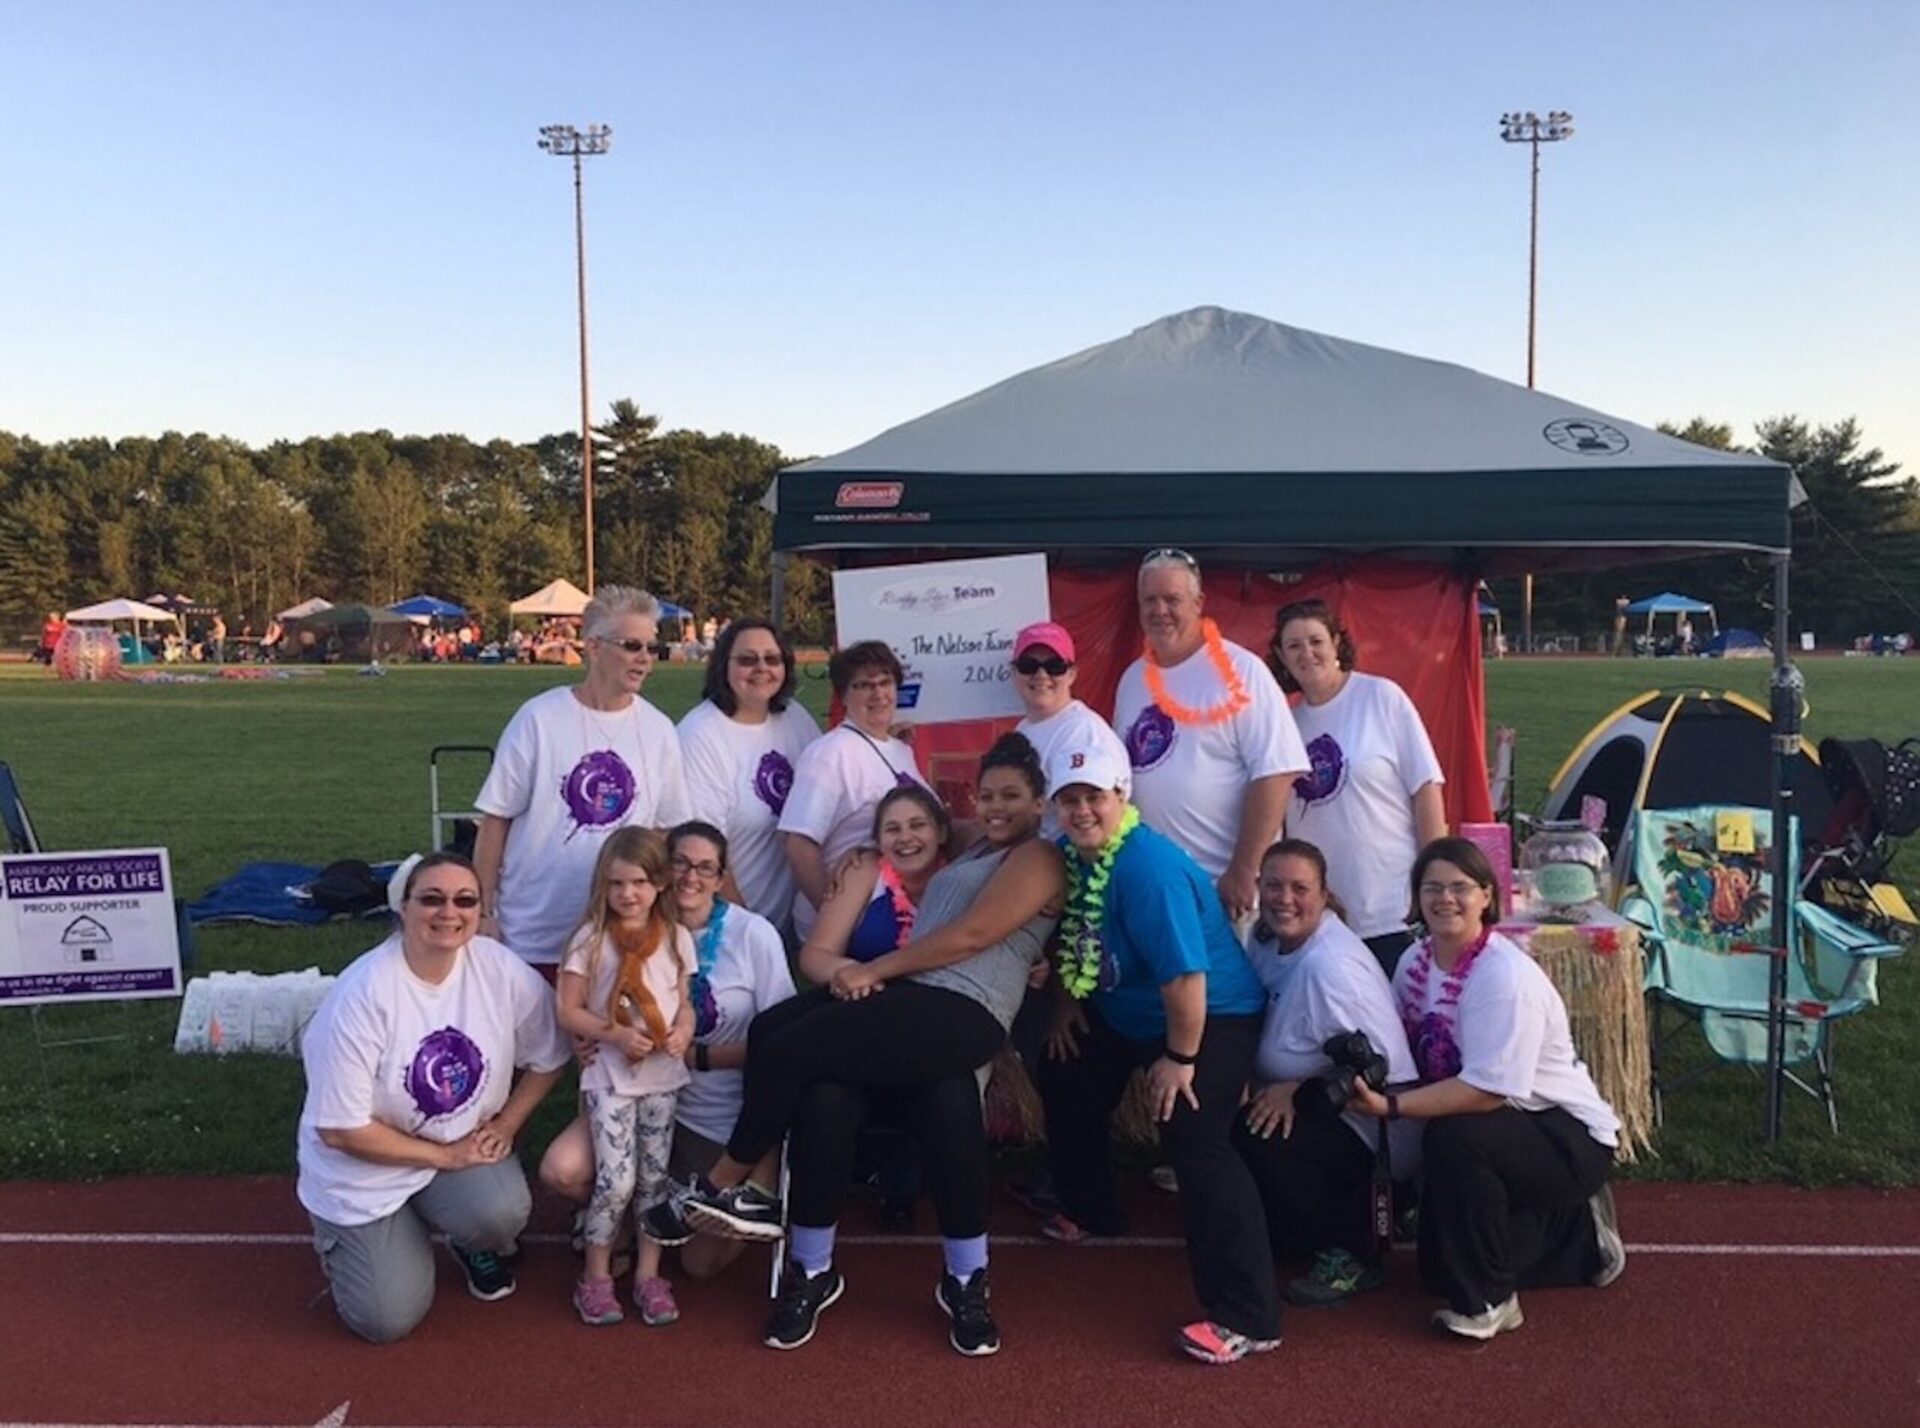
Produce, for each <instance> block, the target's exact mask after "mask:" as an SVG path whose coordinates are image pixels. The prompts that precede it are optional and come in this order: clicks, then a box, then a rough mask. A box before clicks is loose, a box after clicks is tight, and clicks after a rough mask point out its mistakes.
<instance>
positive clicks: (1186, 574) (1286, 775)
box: [1113, 549, 1308, 921]
mask: <svg viewBox="0 0 1920 1428" xmlns="http://www.w3.org/2000/svg"><path fill="white" fill-rule="evenodd" d="M1138 592H1139V598H1140V628H1141V631H1142V633H1143V634H1144V635H1145V636H1146V648H1145V650H1143V651H1142V653H1141V656H1140V658H1139V659H1137V660H1135V661H1134V662H1133V663H1132V664H1131V665H1130V666H1128V668H1127V672H1126V673H1125V674H1124V675H1122V676H1121V678H1120V688H1119V690H1118V691H1117V692H1116V693H1115V695H1114V705H1113V727H1114V728H1115V729H1116V730H1117V731H1118V732H1119V734H1120V737H1121V740H1122V741H1123V742H1124V743H1125V744H1126V746H1127V757H1128V760H1129V762H1131V763H1132V765H1133V801H1134V803H1135V804H1136V805H1137V806H1138V807H1139V809H1140V814H1141V817H1142V818H1144V819H1145V820H1146V821H1147V823H1148V824H1149V825H1151V826H1152V827H1154V828H1156V829H1158V830H1159V831H1160V832H1162V833H1164V834H1166V835H1167V836H1168V837H1169V838H1171V839H1173V841H1174V842H1176V843H1178V844H1179V845H1180V846H1181V847H1182V848H1184V849H1186V850H1187V852H1188V853H1190V854H1192V855H1193V858H1194V860H1195V861H1196V862H1198V863H1199V864H1200V866H1201V867H1203V868H1205V869H1206V870H1207V873H1208V874H1209V875H1210V876H1211V877H1212V878H1213V879H1214V880H1215V885H1216V886H1217V887H1218V888H1219V890H1220V900H1221V902H1223V903H1224V904H1226V908H1227V912H1228V915H1229V916H1230V917H1232V918H1234V919H1235V920H1236V921H1237V920H1240V919H1243V918H1246V917H1249V916H1251V915H1252V913H1253V912H1254V910H1255V908H1256V907H1257V906H1258V905H1259V893H1258V883H1259V874H1260V855H1261V854H1262V853H1263V852H1264V851H1265V850H1266V848H1267V845H1268V844H1269V843H1271V842H1272V841H1273V840H1274V839H1275V838H1276V837H1278V836H1279V833H1280V824H1281V820H1282V819H1283V818H1284V817H1285V815H1286V809H1287V797H1288V795H1289V794H1290V793H1291V792H1292V789H1293V781H1294V779H1296V778H1298V777H1299V776H1300V775H1302V774H1304V773H1305V772H1306V771H1307V768H1308V762H1307V751H1306V749H1305V747H1304V746H1303V745H1302V744H1301V742H1300V733H1299V730H1297V729H1296V728H1295V727H1294V723H1293V714H1292V712H1291V711H1290V710H1289V709H1288V708H1287V698H1286V696H1285V695H1284V694H1282V693H1281V692H1280V686H1279V685H1277V684H1275V683H1274V680H1273V675H1272V674H1271V673H1270V672H1269V671H1268V669H1267V667H1266V665H1265V664H1264V663H1262V662H1261V660H1260V658H1259V657H1258V656H1257V655H1255V654H1254V653H1253V652H1252V651H1251V650H1248V649H1244V648H1242V647H1241V646H1240V645H1237V644H1234V643H1233V642H1232V641H1231V640H1227V639H1224V638H1222V636H1221V634H1220V630H1219V628H1218V627H1217V626H1216V625H1215V624H1214V623H1213V621H1211V620H1209V619H1206V618H1204V617H1203V615H1202V614H1201V603H1202V599H1203V595H1202V592H1201V588H1200V563H1199V562H1198V561H1196V560H1195V559H1194V558H1193V557H1192V556H1191V555H1188V554H1187V553H1186V552H1185V551H1184V550H1172V549H1165V550H1156V551H1151V552H1149V553H1148V555H1147V558H1146V559H1145V560H1144V561H1142V562H1141V565H1140V578H1139V582H1138Z"/></svg>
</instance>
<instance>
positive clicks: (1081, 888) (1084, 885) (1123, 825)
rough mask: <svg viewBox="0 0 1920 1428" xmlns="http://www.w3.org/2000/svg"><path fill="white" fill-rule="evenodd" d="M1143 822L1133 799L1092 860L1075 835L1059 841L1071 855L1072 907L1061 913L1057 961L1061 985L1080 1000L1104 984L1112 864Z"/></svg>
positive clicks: (1069, 896) (1069, 893)
mask: <svg viewBox="0 0 1920 1428" xmlns="http://www.w3.org/2000/svg"><path fill="white" fill-rule="evenodd" d="M1139 826H1140V810H1139V809H1137V808H1135V807H1134V806H1133V805H1132V804H1128V805H1127V811H1126V813H1124V814H1123V815H1122V816H1121V819H1120V827H1119V828H1118V829H1117V830H1116V831H1115V832H1114V835H1113V837H1112V838H1110V839H1109V840H1108V841H1107V845H1106V846H1105V847H1104V848H1102V849H1101V850H1100V856H1099V857H1098V858H1096V859H1095V860H1094V861H1093V862H1092V863H1088V862H1087V861H1086V859H1084V858H1082V857H1081V856H1080V854H1079V852H1078V851H1077V850H1076V849H1075V848H1074V847H1073V843H1072V840H1071V839H1069V838H1067V837H1066V836H1065V835H1062V836H1061V839H1060V847H1061V849H1062V850H1063V851H1064V852H1065V853H1066V855H1067V907H1066V911H1065V913H1064V914H1062V916H1061V918H1060V950H1059V953H1058V965H1059V968H1060V985H1061V986H1062V987H1064V988H1066V991H1067V995H1068V996H1070V997H1072V998H1073V999H1074V1000H1075V1001H1085V1000H1086V998H1087V996H1088V994H1089V993H1091V992H1092V991H1093V989H1094V988H1095V987H1097V986H1099V985H1100V966H1101V963H1102V962H1103V961H1104V960H1105V958H1106V947H1107V944H1106V938H1105V937H1104V936H1103V935H1102V933H1101V927H1102V925H1103V924H1104V923H1105V922H1106V920H1107V886H1108V884H1109V883H1110V882H1111V881H1112V880H1113V864H1114V860H1115V859H1116V858H1118V857H1119V856H1120V848H1121V845H1122V844H1124V843H1125V842H1126V841H1127V835H1128V834H1130V833H1132V832H1133V830H1134V829H1136V828H1138V827H1139Z"/></svg>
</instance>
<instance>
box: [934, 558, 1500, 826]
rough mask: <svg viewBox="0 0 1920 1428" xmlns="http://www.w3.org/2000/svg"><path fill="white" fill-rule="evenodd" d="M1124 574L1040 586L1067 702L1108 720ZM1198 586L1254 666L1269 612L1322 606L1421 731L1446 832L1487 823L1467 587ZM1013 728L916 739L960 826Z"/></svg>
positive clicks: (1382, 578)
mask: <svg viewBox="0 0 1920 1428" xmlns="http://www.w3.org/2000/svg"><path fill="white" fill-rule="evenodd" d="M1134 574H1135V572H1134V571H1133V569H1132V568H1130V567H1129V568H1126V569H1121V570H1071V569H1070V570H1056V571H1054V572H1052V574H1051V576H1050V578H1049V582H1048V584H1049V588H1050V593H1051V596H1052V600H1053V618H1054V619H1055V620H1057V621H1059V622H1060V623H1061V624H1063V625H1065V626H1066V627H1067V629H1068V630H1070V631H1071V632H1072V634H1073V639H1074V643H1075V645H1077V646H1078V650H1077V653H1078V656H1079V666H1080V672H1079V677H1078V679H1077V681H1076V683H1075V685H1074V692H1075V693H1076V694H1077V695H1078V696H1079V697H1080V698H1081V699H1083V700H1085V701H1086V702H1087V703H1088V704H1089V705H1091V706H1092V707H1093V708H1095V709H1097V710H1099V711H1100V713H1101V714H1103V715H1106V716H1107V717H1109V718H1111V717H1112V715H1113V694H1114V690H1115V689H1116V688H1117V687H1118V685H1119V683H1120V676H1121V674H1122V673H1123V672H1124V671H1125V669H1126V667H1127V666H1128V665H1129V664H1130V663H1132V661H1133V660H1134V659H1135V658H1137V657H1138V656H1139V654H1140V649H1141V640H1140V623H1139V617H1138V614H1137V612H1136V610H1135V606H1134ZM1205 580H1206V613H1207V614H1208V615H1210V616H1211V617H1212V618H1213V619H1215V620H1217V621H1218V622H1219V624H1220V629H1221V632H1222V633H1223V634H1225V635H1226V637H1227V638H1228V639H1230V640H1234V641H1237V642H1238V643H1240V644H1243V645H1245V646H1246V647H1247V648H1248V649H1250V650H1253V651H1254V652H1255V653H1256V654H1261V655H1264V654H1265V653H1266V651H1267V646H1268V643H1269V641H1270V639H1271V638H1272V635H1273V616H1274V612H1275V611H1276V610H1278V609H1279V608H1280V607H1281V606H1282V605H1285V604H1289V603H1291V602H1292V601H1295V600H1306V599H1311V598H1315V597H1317V598H1319V599H1322V600H1325V601H1326V602H1327V603H1328V604H1329V605H1331V606H1332V607H1333V609H1334V610H1335V612H1336V613H1338V615H1339V616H1340V618H1341V619H1342V620H1344V621H1345V622H1346V625H1347V628H1348V629H1349V630H1351V631H1352V632H1353V641H1354V646H1355V649H1356V653H1357V658H1356V668H1359V669H1362V670H1365V671H1366V672H1367V673H1369V674H1378V675H1384V676H1385V677H1386V678H1388V679H1391V680H1393V681H1394V682H1395V683H1396V684H1398V685H1399V686H1400V687H1401V688H1402V689H1404V690H1406V692H1407V694H1408V696H1409V697H1410V698H1411V699H1412V700H1413V704H1414V707H1415V708H1416V709H1418V710H1419V711H1420V717H1421V718H1422V719H1423V720H1425V721H1426V726H1427V736H1428V737H1429V738H1431V739H1432V740H1433V747H1434V752H1435V753H1436V754H1438V755H1439V758H1440V767H1441V768H1442V769H1443V770H1445V772H1446V776H1447V790H1446V792H1447V821H1448V823H1449V824H1451V825H1452V826H1453V827H1455V828H1458V827H1459V826H1460V825H1461V824H1462V823H1464V822H1485V821H1487V820H1488V819H1490V818H1491V817H1492V816H1493V815H1492V809H1491V806H1490V805H1489V803H1488V800H1487V752H1486V734H1485V727H1486V700H1485V695H1484V692H1483V690H1482V687H1481V671H1480V626H1479V615H1478V611H1477V607H1476V600H1475V592H1474V581H1473V580H1471V579H1469V578H1467V577H1466V576H1464V575H1460V574H1457V573H1455V572H1454V571H1451V570H1449V569H1447V568H1446V567H1444V566H1438V565H1427V564H1415V563H1411V562H1408V561H1400V560H1385V559H1377V558H1375V559H1362V560H1341V561H1329V562H1327V563H1325V564H1322V565H1318V566H1315V567H1314V568H1313V569H1311V570H1309V571H1307V572H1306V573H1305V574H1303V575H1301V576H1299V577H1298V578H1292V577H1289V578H1287V579H1285V580H1284V581H1282V580H1276V579H1275V578H1273V577H1271V576H1269V575H1266V574H1264V573H1261V572H1256V571H1250V570H1233V569H1224V568H1221V567H1217V566H1210V567H1209V568H1208V569H1207V570H1206V572H1205ZM1017 722H1019V721H1018V720H1016V719H978V720H970V721H967V722H965V723H954V724H929V725H925V726H922V727H921V728H920V729H919V730H917V731H916V732H915V735H914V746H915V749H916V750H917V752H918V755H919V759H920V765H921V768H922V769H923V770H924V771H925V772H926V773H927V776H928V777H929V778H930V779H931V780H932V781H933V782H934V784H935V786H936V787H938V788H939V790H940V792H941V794H942V796H943V797H945V798H946V799H947V801H948V803H949V805H950V806H952V807H954V808H955V809H956V810H958V811H960V812H962V814H963V816H964V814H965V812H967V811H969V810H971V808H972V806H973V785H974V781H975V769H976V766H977V761H978V759H979V757H980V755H981V754H982V753H983V752H985V750H986V748H987V746H988V745H990V744H991V743H992V742H993V741H994V739H995V738H997V737H998V736H999V735H1000V734H1002V733H1004V732H1005V731H1007V730H1008V729H1011V728H1012V727H1013V726H1014V725H1015V724H1016V723H1017Z"/></svg>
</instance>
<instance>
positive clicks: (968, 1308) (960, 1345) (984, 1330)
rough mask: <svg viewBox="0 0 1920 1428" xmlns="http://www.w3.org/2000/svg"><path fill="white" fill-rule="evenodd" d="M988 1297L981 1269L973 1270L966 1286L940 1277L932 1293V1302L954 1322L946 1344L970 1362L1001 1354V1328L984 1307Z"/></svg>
mask: <svg viewBox="0 0 1920 1428" xmlns="http://www.w3.org/2000/svg"><path fill="white" fill-rule="evenodd" d="M991 1294H992V1291H991V1290H990V1289H989V1288H988V1287H987V1272H986V1271H985V1270H984V1269H976V1270H975V1271H974V1272H973V1277H972V1278H971V1279H969V1280H968V1281H967V1282H966V1283H965V1284H962V1283H961V1282H960V1281H959V1280H958V1279H955V1278H954V1277H953V1276H952V1275H951V1274H943V1275H941V1276H940V1283H939V1284H938V1285H937V1286H935V1288H934V1291H933V1302H934V1303H935V1304H938V1305H939V1306H940V1307H941V1308H942V1309H944V1310H946V1311H947V1317H948V1318H949V1319H951V1320H952V1321H953V1327H952V1328H951V1329H949V1330H948V1332H947V1342H948V1343H950V1344H952V1345H953V1347H954V1348H955V1350H957V1351H958V1352H960V1353H963V1354H965V1355H966V1356H967V1357H968V1358H970V1359H983V1358H985V1357H986V1356H987V1355H988V1354H997V1353H999V1352H1000V1326H999V1325H998V1324H996V1323H994V1322H993V1311H992V1310H991V1309H990V1308H988V1306H987V1300H988V1298H989V1297H990V1296H991Z"/></svg>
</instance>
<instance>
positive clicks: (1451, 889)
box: [1420, 882, 1480, 902]
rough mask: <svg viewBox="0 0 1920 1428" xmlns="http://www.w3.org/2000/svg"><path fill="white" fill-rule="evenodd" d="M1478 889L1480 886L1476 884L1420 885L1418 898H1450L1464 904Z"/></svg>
mask: <svg viewBox="0 0 1920 1428" xmlns="http://www.w3.org/2000/svg"><path fill="white" fill-rule="evenodd" d="M1479 889H1480V884H1478V883H1466V882H1461V883H1422V884H1420V896H1421V897H1450V898H1452V899H1453V900H1454V901H1455V902H1465V901H1466V900H1467V899H1468V898H1469V897H1471V896H1473V894H1474V893H1476V892H1478V891H1479Z"/></svg>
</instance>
